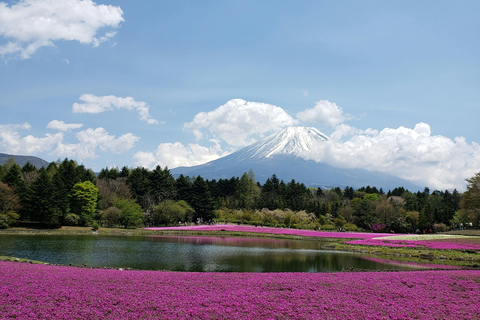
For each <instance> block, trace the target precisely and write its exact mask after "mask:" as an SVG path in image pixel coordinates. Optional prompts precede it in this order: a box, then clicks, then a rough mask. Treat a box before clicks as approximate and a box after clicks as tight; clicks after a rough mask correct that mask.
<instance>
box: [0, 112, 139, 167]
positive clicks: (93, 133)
mask: <svg viewBox="0 0 480 320" xmlns="http://www.w3.org/2000/svg"><path fill="white" fill-rule="evenodd" d="M51 123H52V122H50V123H49V125H50V124H51ZM53 123H54V124H53V125H52V126H56V128H57V129H58V127H62V126H63V125H65V126H66V128H67V129H68V128H69V126H70V125H69V124H64V123H63V122H62V121H58V123H57V124H55V122H53ZM59 123H60V124H59ZM30 129H31V126H30V124H28V123H24V124H6V125H0V152H4V153H8V154H19V155H38V153H41V152H49V153H50V154H53V155H56V156H58V157H61V158H63V157H68V158H73V159H76V160H83V159H89V158H95V157H97V156H98V154H97V152H98V150H100V151H103V152H112V153H123V152H126V151H128V150H130V149H132V148H133V147H134V146H135V143H136V142H137V141H138V140H140V138H139V137H137V136H135V135H133V134H132V133H126V134H123V135H121V136H120V137H118V138H117V137H115V136H114V135H110V134H109V133H108V132H107V131H106V130H105V129H104V128H101V127H100V128H96V129H92V128H89V129H86V130H83V131H79V132H77V133H76V134H75V137H76V139H77V140H78V143H65V142H64V138H65V133H64V132H58V133H55V134H46V135H45V136H44V137H35V136H33V135H26V136H23V135H22V134H21V131H24V130H30Z"/></svg>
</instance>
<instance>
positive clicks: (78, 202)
mask: <svg viewBox="0 0 480 320" xmlns="http://www.w3.org/2000/svg"><path fill="white" fill-rule="evenodd" d="M71 197H72V212H73V213H75V214H76V215H78V216H79V217H80V223H81V224H82V225H86V224H88V223H91V222H92V220H93V219H94V217H95V214H96V212H97V198H98V188H97V187H96V186H95V185H94V184H93V183H91V182H90V181H84V182H79V183H77V184H75V185H74V186H73V188H72V195H71Z"/></svg>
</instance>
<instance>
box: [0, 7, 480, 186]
mask: <svg viewBox="0 0 480 320" xmlns="http://www.w3.org/2000/svg"><path fill="white" fill-rule="evenodd" d="M479 16H480V2H478V1H267V0H266V1H104V0H98V1H95V2H93V1H78V0H50V1H47V0H25V1H6V2H5V1H0V59H1V60H2V61H1V63H0V96H1V99H0V111H1V113H0V114H1V117H0V152H3V153H11V154H24V155H35V156H39V157H42V158H44V159H45V160H47V161H55V160H57V159H63V158H65V157H68V158H71V159H75V160H77V161H78V162H79V163H83V164H85V165H86V166H87V167H90V168H92V169H94V170H96V171H98V170H100V169H101V168H104V167H111V166H119V167H122V166H124V165H127V166H131V167H134V166H138V165H142V166H146V167H149V168H153V167H154V166H156V165H161V166H162V167H164V166H168V167H169V168H173V167H176V166H179V165H195V164H200V163H202V162H206V161H209V160H213V159H215V158H218V157H220V156H222V155H225V154H228V153H229V152H232V151H234V150H237V149H239V148H241V147H242V146H245V145H247V144H248V143H251V142H254V141H256V140H258V139H260V138H262V137H264V136H266V135H268V134H270V133H273V132H275V131H277V130H279V129H281V128H283V127H285V126H289V125H300V126H314V127H316V128H318V129H319V130H321V131H323V132H324V133H325V134H327V135H329V136H330V137H331V141H332V143H333V144H334V145H335V146H336V148H331V149H329V150H330V151H329V152H328V153H325V154H322V155H319V156H318V157H319V161H324V162H327V163H330V164H335V165H339V166H344V167H363V168H366V169H368V170H379V171H383V172H387V173H390V174H393V175H396V176H399V177H402V178H406V179H409V180H411V181H413V182H416V183H418V184H420V185H428V186H430V187H431V188H439V189H447V188H448V189H451V188H459V189H464V188H465V181H464V179H465V178H468V177H471V176H472V175H474V174H475V173H476V172H478V171H480V147H479V145H478V143H479V142H480V130H478V119H479V118H480V102H479V101H480V90H479V89H480V41H479V37H478V35H479V34H480V19H478V17H479ZM332 150H337V151H332Z"/></svg>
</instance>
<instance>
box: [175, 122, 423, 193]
mask: <svg viewBox="0 0 480 320" xmlns="http://www.w3.org/2000/svg"><path fill="white" fill-rule="evenodd" d="M327 140H328V137H327V136H326V135H325V134H323V133H321V132H320V131H318V130H317V129H315V128H305V127H290V128H285V129H283V130H281V131H280V132H278V133H276V134H273V135H271V136H269V137H267V138H265V139H263V140H261V141H258V142H256V143H254V144H252V145H250V146H247V147H245V148H243V149H241V150H239V151H237V152H234V153H232V154H230V155H228V156H225V157H223V158H220V159H217V160H214V161H211V162H209V163H206V164H203V165H198V166H194V167H179V168H174V169H171V170H170V171H171V172H172V174H173V175H174V176H176V177H178V176H179V175H180V174H183V175H185V176H190V177H193V176H202V177H203V178H205V179H229V178H231V177H240V176H242V174H243V173H244V172H248V171H249V170H250V169H252V171H253V173H254V174H255V178H256V180H257V181H258V182H260V183H264V182H265V181H266V179H267V178H269V177H271V176H272V175H273V174H276V176H277V177H278V178H279V179H282V180H284V182H289V181H291V180H292V179H295V181H297V182H302V183H304V184H305V185H306V186H307V187H322V188H332V187H340V188H344V187H346V186H350V187H353V188H356V189H357V188H360V187H366V186H372V187H373V186H375V187H377V188H383V189H384V190H393V189H394V188H396V187H404V188H406V189H408V190H410V191H417V190H420V189H421V188H420V187H419V186H417V185H415V184H413V183H411V182H409V181H406V180H403V179H400V178H397V177H393V176H390V175H387V174H385V173H381V172H371V171H367V170H364V169H344V168H336V167H332V166H330V165H328V164H325V163H319V162H315V161H313V160H308V155H309V154H311V152H313V151H315V150H318V149H319V146H320V145H321V144H322V143H325V141H327Z"/></svg>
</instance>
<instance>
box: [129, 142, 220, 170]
mask: <svg viewBox="0 0 480 320" xmlns="http://www.w3.org/2000/svg"><path fill="white" fill-rule="evenodd" d="M212 142H213V143H214V144H213V145H212V146H210V147H204V146H201V145H199V144H196V143H191V144H188V145H183V144H182V143H180V142H175V143H161V144H159V145H158V147H157V150H156V151H155V152H143V151H140V152H137V153H136V154H135V155H134V157H133V158H134V159H135V160H136V165H137V166H141V167H145V168H154V167H156V166H157V165H159V166H161V167H165V166H167V167H169V168H176V167H181V166H195V165H200V164H204V163H206V162H209V161H213V160H215V159H218V158H220V157H222V156H225V155H227V154H228V153H227V152H224V151H222V150H221V147H220V145H219V144H218V142H217V141H212Z"/></svg>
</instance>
